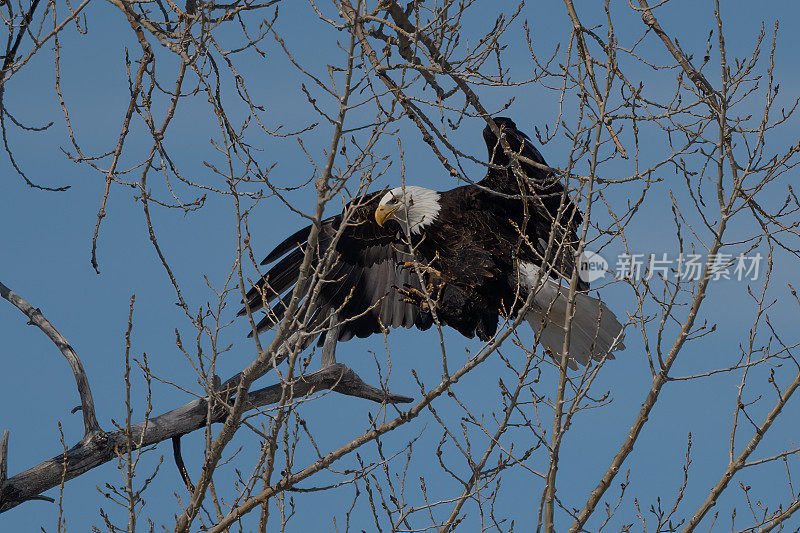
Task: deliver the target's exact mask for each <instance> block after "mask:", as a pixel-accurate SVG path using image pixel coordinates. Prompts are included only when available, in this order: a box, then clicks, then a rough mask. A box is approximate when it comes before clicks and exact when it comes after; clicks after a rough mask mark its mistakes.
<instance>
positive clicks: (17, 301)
mask: <svg viewBox="0 0 800 533" xmlns="http://www.w3.org/2000/svg"><path fill="white" fill-rule="evenodd" d="M0 296H2V297H3V298H5V299H6V300H8V301H9V302H11V304H12V305H13V306H14V307H16V308H17V309H19V310H20V311H22V312H23V313H25V315H26V316H27V317H28V318H29V319H30V324H32V325H34V326H36V327H38V328H39V329H40V330H42V331H43V332H44V334H45V335H47V336H48V337H49V338H50V340H51V341H53V344H55V345H56V347H57V348H58V349H59V350H60V351H61V353H62V354H63V355H64V357H66V358H67V361H68V362H69V366H70V367H72V374H73V375H74V376H75V383H76V384H77V385H78V394H80V397H81V412H82V413H83V425H84V429H85V433H86V436H87V437H89V436H91V435H94V434H98V433H102V430H101V429H100V424H98V423H97V415H96V414H95V411H94V400H93V399H92V389H91V388H90V387H89V378H88V377H86V371H85V370H84V369H83V363H81V360H80V358H79V357H78V354H77V353H75V350H73V349H72V346H70V344H69V342H67V339H65V338H64V336H63V335H61V333H59V332H58V331H57V330H56V328H55V327H53V325H52V324H51V323H50V321H48V320H47V319H46V318H45V317H44V315H43V314H42V312H41V311H40V310H39V309H38V308H34V307H33V306H32V305H31V304H29V303H28V302H26V301H25V300H23V299H22V298H21V297H20V296H19V295H18V294H16V293H14V291H12V290H11V289H9V288H8V287H6V286H5V285H3V283H2V282H0Z"/></svg>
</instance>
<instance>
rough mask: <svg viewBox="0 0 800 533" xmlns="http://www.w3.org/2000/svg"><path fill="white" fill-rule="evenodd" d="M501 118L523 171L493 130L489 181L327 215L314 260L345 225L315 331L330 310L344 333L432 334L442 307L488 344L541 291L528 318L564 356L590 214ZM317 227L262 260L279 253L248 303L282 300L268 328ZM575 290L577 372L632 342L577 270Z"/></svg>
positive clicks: (383, 199)
mask: <svg viewBox="0 0 800 533" xmlns="http://www.w3.org/2000/svg"><path fill="white" fill-rule="evenodd" d="M494 121H495V124H496V125H497V126H498V127H499V128H500V130H501V135H502V138H504V139H505V141H506V142H507V144H508V146H509V147H510V149H511V151H512V152H514V153H516V154H519V155H520V156H522V158H521V159H519V160H518V161H519V163H518V166H517V169H521V170H522V173H520V172H516V173H515V172H514V167H515V166H516V165H517V164H516V163H515V162H514V161H512V158H510V157H509V156H508V155H507V152H506V150H505V149H504V147H503V146H502V144H503V143H502V142H501V141H500V139H499V138H498V137H497V136H496V135H495V133H494V132H493V130H492V129H491V128H490V127H489V126H487V127H486V128H485V129H484V131H483V137H484V141H485V142H486V146H487V148H488V155H489V163H490V165H489V170H488V172H487V175H486V177H484V178H483V179H482V180H480V181H478V182H476V183H474V184H470V185H465V186H461V187H456V188H454V189H451V190H449V191H433V190H430V189H426V188H424V187H419V186H411V185H408V186H403V187H397V188H394V189H392V190H389V191H380V192H373V193H369V194H365V195H363V196H361V197H360V198H356V199H354V200H353V201H351V202H350V204H348V206H347V208H346V209H345V210H344V211H343V213H341V214H338V215H335V216H332V217H330V218H327V219H326V220H324V221H323V222H322V225H321V229H320V233H319V243H318V250H317V251H316V253H315V255H314V266H316V265H318V264H319V261H320V260H321V258H323V257H324V254H325V253H326V251H327V250H328V249H329V248H330V247H331V246H332V245H334V240H335V239H336V237H337V234H338V233H339V229H340V228H341V227H342V225H344V229H343V230H342V231H341V233H340V234H339V237H338V241H336V242H335V258H334V261H332V262H331V263H329V265H330V266H329V269H328V272H327V273H326V274H325V276H324V280H323V281H322V283H320V285H319V294H318V297H317V300H316V302H317V304H316V308H315V309H314V310H313V311H312V313H313V315H312V316H311V320H310V321H309V326H310V327H311V328H312V330H313V328H320V331H321V333H320V338H319V342H320V344H322V343H323V341H324V336H325V335H326V334H328V333H327V330H326V329H325V321H326V320H327V318H328V316H329V315H330V313H331V312H336V317H337V319H338V321H339V323H338V326H339V327H338V328H337V330H338V335H339V339H338V340H348V339H350V338H352V337H353V336H356V337H367V336H369V335H372V334H375V333H381V332H384V331H386V330H387V329H388V328H397V327H405V328H410V327H412V326H416V327H417V328H418V329H420V330H426V329H428V328H430V327H431V325H432V324H433V323H434V313H435V316H436V318H438V320H439V322H440V323H441V324H442V325H446V326H450V327H452V328H454V329H455V330H456V331H458V332H459V333H461V334H462V335H464V336H466V337H469V338H472V337H474V336H476V335H477V337H478V338H479V339H481V340H483V341H487V340H489V339H490V338H492V336H493V335H494V334H495V333H496V331H497V327H498V323H499V320H500V317H509V318H513V317H515V316H516V315H517V313H518V312H519V310H520V309H521V308H522V307H523V303H524V302H525V300H526V298H527V297H528V295H529V294H530V293H531V292H534V293H535V294H534V296H533V300H532V301H533V303H532V306H531V307H530V308H529V309H528V310H527V311H526V313H527V314H526V315H525V317H524V318H525V319H526V320H527V321H528V322H529V323H530V325H531V327H532V329H533V330H534V332H536V334H537V336H538V339H539V342H540V343H541V344H542V345H543V346H544V347H545V348H546V349H547V350H548V351H549V352H550V353H551V355H553V356H556V357H559V354H560V353H561V352H562V350H563V345H564V340H565V335H566V330H565V327H564V325H565V320H566V312H567V296H568V293H569V290H568V289H569V280H570V278H571V276H572V271H573V268H574V266H575V259H574V258H575V250H576V248H577V244H578V237H577V228H578V227H579V225H580V223H581V220H582V218H581V214H580V212H579V210H578V209H577V207H576V206H575V204H574V203H573V202H572V200H571V199H570V198H569V195H568V194H567V191H566V189H565V188H564V186H563V185H562V184H561V182H560V181H559V180H558V179H557V177H556V176H554V175H553V174H552V172H549V171H547V170H546V169H541V168H540V167H537V166H536V165H532V164H531V163H530V162H531V161H532V162H534V163H539V164H541V165H546V162H545V160H544V158H543V157H542V155H541V154H540V153H539V151H538V150H537V149H536V147H534V145H533V143H532V142H531V140H530V138H529V137H528V136H527V135H525V134H524V133H522V132H521V131H519V130H518V129H517V127H516V125H515V124H514V122H513V121H512V120H511V119H509V118H505V117H498V118H495V119H494ZM521 174H524V176H523V175H521ZM310 233H311V226H308V227H306V228H303V229H301V230H299V231H298V232H297V233H295V234H294V235H292V236H290V237H288V238H287V239H286V240H284V241H283V242H282V243H281V244H279V245H278V246H277V247H276V248H275V249H274V250H273V251H272V252H270V254H269V255H268V256H267V257H266V259H264V261H263V262H262V263H261V264H262V265H266V264H269V263H272V262H275V261H277V263H276V264H275V265H274V266H272V268H270V270H269V271H268V272H267V273H266V274H265V275H264V276H263V277H262V278H261V280H260V281H259V282H258V283H257V284H256V285H255V286H254V287H253V288H252V289H251V290H250V291H249V292H248V294H247V306H248V307H249V308H250V310H251V311H256V310H258V309H260V308H261V307H262V306H263V305H265V304H269V303H272V302H276V303H274V304H273V306H272V308H271V310H270V311H269V312H268V313H267V314H265V316H264V317H263V318H262V319H261V320H260V322H258V324H257V327H256V329H257V330H258V331H259V332H260V331H263V330H265V329H268V328H270V327H272V326H274V325H275V324H277V323H278V322H279V321H280V320H281V319H282V317H283V315H284V311H285V309H286V307H287V304H288V301H289V300H288V298H289V297H290V295H291V293H292V289H293V288H294V285H295V283H296V282H297V280H298V276H299V273H300V266H301V264H302V262H303V257H304V251H305V247H306V246H307V244H308V239H309V235H310ZM412 250H413V253H412ZM279 259H280V260H279ZM577 289H578V291H579V292H578V294H577V295H576V300H575V313H574V316H573V319H572V326H571V337H570V348H569V358H568V363H569V366H570V367H571V368H576V367H577V365H576V363H580V364H584V365H585V364H587V362H588V361H589V359H590V358H594V359H601V358H602V357H611V358H613V354H612V353H611V352H612V351H614V350H620V349H623V348H624V346H623V345H622V342H621V337H622V326H621V324H620V323H619V321H618V320H617V318H616V316H615V315H614V313H612V312H611V310H609V309H608V308H607V307H606V305H605V304H603V303H602V302H600V301H599V300H597V299H596V298H593V297H591V296H589V295H588V294H586V292H587V291H588V290H589V283H588V282H587V281H585V280H583V279H580V278H579V279H578V283H577ZM431 302H432V305H431ZM239 314H240V315H242V314H246V310H245V309H242V310H241V311H240V312H239ZM251 335H252V333H251ZM559 358H560V357H559Z"/></svg>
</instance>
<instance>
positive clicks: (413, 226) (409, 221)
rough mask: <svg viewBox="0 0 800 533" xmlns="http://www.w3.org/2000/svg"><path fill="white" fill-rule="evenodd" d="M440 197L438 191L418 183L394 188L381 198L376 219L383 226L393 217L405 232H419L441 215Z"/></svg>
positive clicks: (413, 233)
mask: <svg viewBox="0 0 800 533" xmlns="http://www.w3.org/2000/svg"><path fill="white" fill-rule="evenodd" d="M440 197H441V195H440V194H439V193H438V192H436V191H432V190H431V189H426V188H425V187H418V186H416V185H407V186H405V187H397V188H394V189H392V190H391V191H389V192H387V193H386V194H384V195H383V198H381V201H380V203H379V204H378V208H377V209H376V210H375V221H376V222H377V223H378V225H379V226H383V224H384V223H385V222H386V221H387V220H388V219H390V218H393V219H395V220H396V221H397V222H398V223H399V224H400V227H402V228H403V231H404V232H408V233H410V234H412V235H415V234H418V233H420V232H421V231H422V229H423V228H424V227H425V226H427V225H428V224H430V223H431V222H433V221H434V220H436V217H437V216H438V215H439V210H440V209H441V205H440V204H439V198H440Z"/></svg>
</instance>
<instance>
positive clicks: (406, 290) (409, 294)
mask: <svg viewBox="0 0 800 533" xmlns="http://www.w3.org/2000/svg"><path fill="white" fill-rule="evenodd" d="M397 292H398V294H400V295H401V296H402V297H403V298H402V299H401V301H403V302H406V303H410V304H412V305H415V306H417V307H419V308H420V309H422V310H423V311H427V310H428V309H430V306H429V305H428V297H427V296H425V293H424V292H422V291H421V290H419V289H417V288H416V287H412V286H410V285H405V286H404V287H403V288H402V289H397ZM429 294H430V293H429Z"/></svg>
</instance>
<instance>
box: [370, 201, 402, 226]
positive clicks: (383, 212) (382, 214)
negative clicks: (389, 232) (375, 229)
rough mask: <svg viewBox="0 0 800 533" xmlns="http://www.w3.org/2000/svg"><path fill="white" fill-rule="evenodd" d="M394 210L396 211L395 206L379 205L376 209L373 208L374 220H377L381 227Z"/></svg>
mask: <svg viewBox="0 0 800 533" xmlns="http://www.w3.org/2000/svg"><path fill="white" fill-rule="evenodd" d="M395 211H397V207H386V206H385V205H379V206H378V209H376V210H375V222H377V223H378V225H379V226H380V227H383V224H384V223H385V222H386V219H387V218H391V217H392V215H394V212H395Z"/></svg>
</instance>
